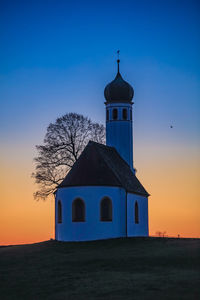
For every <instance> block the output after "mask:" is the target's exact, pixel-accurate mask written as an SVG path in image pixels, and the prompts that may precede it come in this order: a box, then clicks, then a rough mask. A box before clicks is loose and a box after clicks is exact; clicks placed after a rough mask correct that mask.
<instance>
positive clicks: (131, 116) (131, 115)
mask: <svg viewBox="0 0 200 300" xmlns="http://www.w3.org/2000/svg"><path fill="white" fill-rule="evenodd" d="M130 120H131V121H132V109H130Z"/></svg>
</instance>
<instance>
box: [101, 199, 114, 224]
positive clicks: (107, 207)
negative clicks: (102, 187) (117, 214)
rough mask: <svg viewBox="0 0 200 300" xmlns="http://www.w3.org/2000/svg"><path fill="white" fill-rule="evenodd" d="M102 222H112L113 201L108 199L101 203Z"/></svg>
mask: <svg viewBox="0 0 200 300" xmlns="http://www.w3.org/2000/svg"><path fill="white" fill-rule="evenodd" d="M100 220H101V221H112V201H111V200H110V199H109V198H108V197H106V198H103V199H102V200H101V203H100Z"/></svg>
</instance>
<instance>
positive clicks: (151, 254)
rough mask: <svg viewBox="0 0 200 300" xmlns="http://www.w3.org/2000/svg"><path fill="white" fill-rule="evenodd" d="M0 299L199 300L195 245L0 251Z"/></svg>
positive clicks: (157, 242) (137, 242)
mask: <svg viewBox="0 0 200 300" xmlns="http://www.w3.org/2000/svg"><path fill="white" fill-rule="evenodd" d="M0 299H2V300H4V299H27V300H29V299H34V300H38V299H42V300H44V299H56V300H57V299H58V300H59V299H84V300H85V299H86V300H87V299H116V300H117V299H125V300H126V299H140V300H142V299H155V300H157V299H158V300H160V299H161V300H164V299H170V300H171V299H175V300H179V299H180V300H183V299H194V300H198V299H200V240H199V239H169V238H129V239H114V240H105V241H96V242H87V243H63V242H56V241H48V242H43V243H38V244H32V245H21V246H9V247H1V248H0Z"/></svg>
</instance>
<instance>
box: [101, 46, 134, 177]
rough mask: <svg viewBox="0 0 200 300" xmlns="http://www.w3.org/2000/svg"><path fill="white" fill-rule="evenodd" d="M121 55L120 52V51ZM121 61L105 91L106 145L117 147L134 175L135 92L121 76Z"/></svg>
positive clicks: (118, 62)
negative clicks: (133, 108)
mask: <svg viewBox="0 0 200 300" xmlns="http://www.w3.org/2000/svg"><path fill="white" fill-rule="evenodd" d="M118 54H119V51H118ZM119 64H120V60H119V57H118V60H117V75H116V77H115V79H114V80H113V81H112V82H110V83H109V84H108V85H107V86H106V87H105V90H104V96H105V99H106V102H105V105H106V145H107V146H112V147H115V149H116V150H117V151H118V153H119V154H120V155H121V157H122V158H123V159H124V160H125V161H126V162H127V163H128V164H129V166H130V168H131V170H132V171H133V173H135V169H134V167H133V125H132V122H133V121H132V105H133V102H132V99H133V96H134V90H133V88H132V86H131V85H130V84H129V83H127V82H126V81H125V80H124V79H123V78H122V76H121V74H120V70H119V69H120V68H119Z"/></svg>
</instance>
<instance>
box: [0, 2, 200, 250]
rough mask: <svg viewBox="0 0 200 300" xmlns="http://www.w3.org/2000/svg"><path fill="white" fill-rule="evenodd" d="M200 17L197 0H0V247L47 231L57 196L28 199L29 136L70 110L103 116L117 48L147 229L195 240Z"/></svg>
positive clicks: (33, 140)
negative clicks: (130, 101)
mask: <svg viewBox="0 0 200 300" xmlns="http://www.w3.org/2000/svg"><path fill="white" fill-rule="evenodd" d="M199 14H200V2H199V1H198V0H196V1H191V0H188V1H183V0H181V1H175V0H173V1H170V0H168V1H162V0H160V1H153V0H152V1H139V0H138V1H133V0H132V1H126V0H124V1H112V0H111V1H103V0H102V1H86V0H85V1H67V0H66V1H59V0H58V1H50V0H49V1H42V0H40V1H36V0H35V1H9V0H8V1H6V0H4V1H1V2H0V45H1V46H0V57H1V59H0V139H1V149H0V151H1V153H0V160H1V162H0V163H1V173H0V179H1V181H0V185H1V198H0V244H15V243H27V242H35V241H41V240H46V239H49V238H51V237H54V206H53V199H50V200H48V201H46V202H43V201H40V202H36V201H35V200H34V199H33V196H32V194H33V192H34V191H35V190H36V188H37V187H36V185H34V182H33V180H32V179H31V177H30V176H31V173H32V172H33V171H34V164H33V158H34V156H35V155H36V151H35V145H36V144H41V143H42V141H43V138H44V135H45V132H46V128H47V126H48V124H49V123H50V122H54V121H55V120H56V118H57V117H59V116H61V115H63V114H65V113H67V112H77V113H82V114H83V115H85V116H86V115H87V116H89V117H90V118H91V119H92V120H95V121H98V122H101V123H104V122H105V108H104V96H103V90H104V87H105V85H106V84H107V83H108V82H109V81H111V80H112V79H113V78H114V76H115V74H116V69H117V66H116V51H117V50H118V49H120V51H121V55H120V59H121V65H120V69H121V74H122V76H123V77H124V79H125V80H127V81H128V82H129V83H131V84H132V86H133V87H134V90H135V98H134V102H135V104H134V107H133V109H134V162H135V167H136V169H137V170H138V171H137V175H138V177H139V179H140V180H141V182H142V183H143V185H144V186H145V188H146V189H147V190H148V192H149V193H150V194H151V197H150V198H149V221H150V234H151V235H154V234H155V232H156V231H166V232H167V234H168V235H173V236H177V234H180V235H181V236H187V237H200V218H199V215H200V203H199V198H200V197H199V193H198V187H199V181H198V177H199V173H200V172H199V171H200V156H199V149H200V147H199V146H200V134H199V132H200V118H199V114H200V101H199V100H200V58H199V53H200V38H199V37H200V32H199V31H200V30H199V28H200V18H199ZM171 124H172V125H173V126H174V128H173V129H170V125H171Z"/></svg>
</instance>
